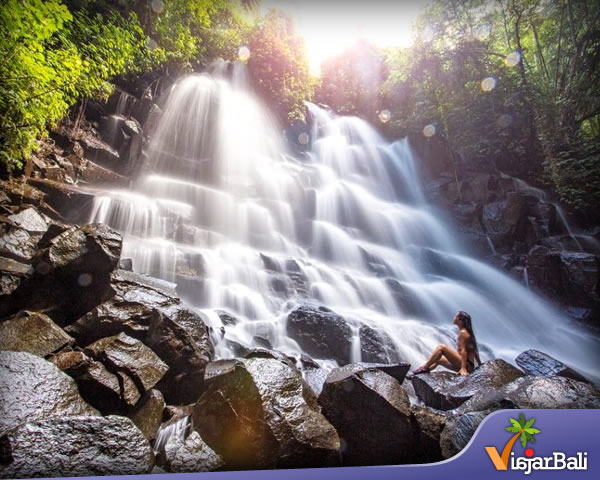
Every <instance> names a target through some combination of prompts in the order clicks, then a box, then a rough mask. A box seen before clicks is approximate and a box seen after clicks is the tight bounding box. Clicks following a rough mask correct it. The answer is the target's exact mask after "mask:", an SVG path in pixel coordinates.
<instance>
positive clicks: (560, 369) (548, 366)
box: [515, 349, 588, 382]
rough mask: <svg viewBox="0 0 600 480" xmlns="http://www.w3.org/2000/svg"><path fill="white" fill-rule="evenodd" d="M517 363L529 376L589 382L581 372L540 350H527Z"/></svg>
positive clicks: (520, 355)
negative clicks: (557, 377)
mask: <svg viewBox="0 0 600 480" xmlns="http://www.w3.org/2000/svg"><path fill="white" fill-rule="evenodd" d="M515 362H516V363H517V365H518V366H519V367H520V368H521V370H523V371H524V372H525V373H526V374H528V375H534V376H536V377H553V376H555V375H559V376H561V377H567V378H572V379H573V380H578V381H580V382H587V381H588V380H587V379H586V378H585V377H584V376H583V375H581V374H580V373H579V372H577V371H575V370H573V369H572V368H571V367H568V366H567V365H565V364H564V363H562V362H561V361H559V360H556V359H555V358H553V357H551V356H550V355H548V354H547V353H544V352H540V351H539V350H533V349H531V350H526V351H524V352H523V353H521V354H519V355H518V356H517V358H515Z"/></svg>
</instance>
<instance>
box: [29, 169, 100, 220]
mask: <svg viewBox="0 0 600 480" xmlns="http://www.w3.org/2000/svg"><path fill="white" fill-rule="evenodd" d="M27 183H29V184H30V185H32V186H33V187H36V189H39V190H41V191H42V192H44V193H45V198H46V201H47V202H48V204H49V205H50V206H51V207H52V208H53V209H54V210H56V211H57V212H59V213H60V214H61V215H62V216H63V217H64V218H66V219H69V220H72V221H77V220H79V219H81V218H84V217H85V216H86V212H88V211H90V212H91V207H92V202H93V200H94V195H93V193H92V192H90V191H87V190H84V189H83V188H81V187H78V186H75V185H67V184H65V183H62V182H55V181H53V180H48V179H45V178H28V179H27Z"/></svg>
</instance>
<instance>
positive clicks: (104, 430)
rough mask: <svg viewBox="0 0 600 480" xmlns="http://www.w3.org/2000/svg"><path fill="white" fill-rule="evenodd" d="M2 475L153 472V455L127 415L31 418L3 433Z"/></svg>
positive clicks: (0, 472)
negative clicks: (27, 421) (36, 419)
mask: <svg viewBox="0 0 600 480" xmlns="http://www.w3.org/2000/svg"><path fill="white" fill-rule="evenodd" d="M0 445H1V448H0V477H2V478H28V477H63V476H97V475H136V474H143V473H149V472H150V470H151V469H152V466H153V465H154V455H153V453H152V448H151V447H150V444H149V443H148V441H147V440H146V439H145V438H144V436H143V435H142V433H141V432H140V431H139V430H138V429H137V427H136V426H135V425H134V424H133V423H132V422H131V420H129V419H128V418H126V417H117V416H109V417H89V416H75V417H54V418H48V419H45V420H38V421H35V420H32V421H30V423H27V424H24V425H20V426H18V427H17V428H15V429H13V430H11V431H10V432H7V433H5V435H3V436H2V437H0Z"/></svg>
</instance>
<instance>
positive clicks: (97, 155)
mask: <svg viewBox="0 0 600 480" xmlns="http://www.w3.org/2000/svg"><path fill="white" fill-rule="evenodd" d="M79 143H80V144H81V146H82V147H83V151H84V152H85V157H86V158H87V159H89V160H91V161H92V162H94V163H98V164H100V165H103V166H105V167H108V168H111V169H115V168H119V166H120V163H121V159H120V157H119V152H118V151H117V150H115V149H114V148H112V147H111V146H110V145H108V144H107V143H106V142H104V141H102V140H100V139H99V138H97V137H94V136H92V135H84V136H82V137H81V138H80V139H79Z"/></svg>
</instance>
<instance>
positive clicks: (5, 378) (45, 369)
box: [0, 352, 98, 434]
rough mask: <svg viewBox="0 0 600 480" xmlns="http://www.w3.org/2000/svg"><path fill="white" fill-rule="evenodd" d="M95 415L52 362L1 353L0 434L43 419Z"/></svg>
mask: <svg viewBox="0 0 600 480" xmlns="http://www.w3.org/2000/svg"><path fill="white" fill-rule="evenodd" d="M97 414H98V412H97V411H96V410H95V409H94V408H92V407H91V406H90V405H88V404H87V403H86V402H85V401H84V400H83V398H81V395H80V394H79V391H78V390H77V385H76V384H75V382H74V381H73V379H72V378H70V377H69V376H67V375H66V374H64V373H63V372H61V371H60V370H59V369H58V367H56V366H55V365H53V364H52V363H50V362H47V361H46V360H44V359H42V358H40V357H37V356H35V355H32V354H30V353H26V352H0V434H2V433H4V432H6V431H7V430H9V429H10V428H13V427H15V426H17V425H20V424H22V423H24V422H28V421H35V420H38V419H42V418H47V417H56V416H61V417H64V416H70V415H97Z"/></svg>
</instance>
